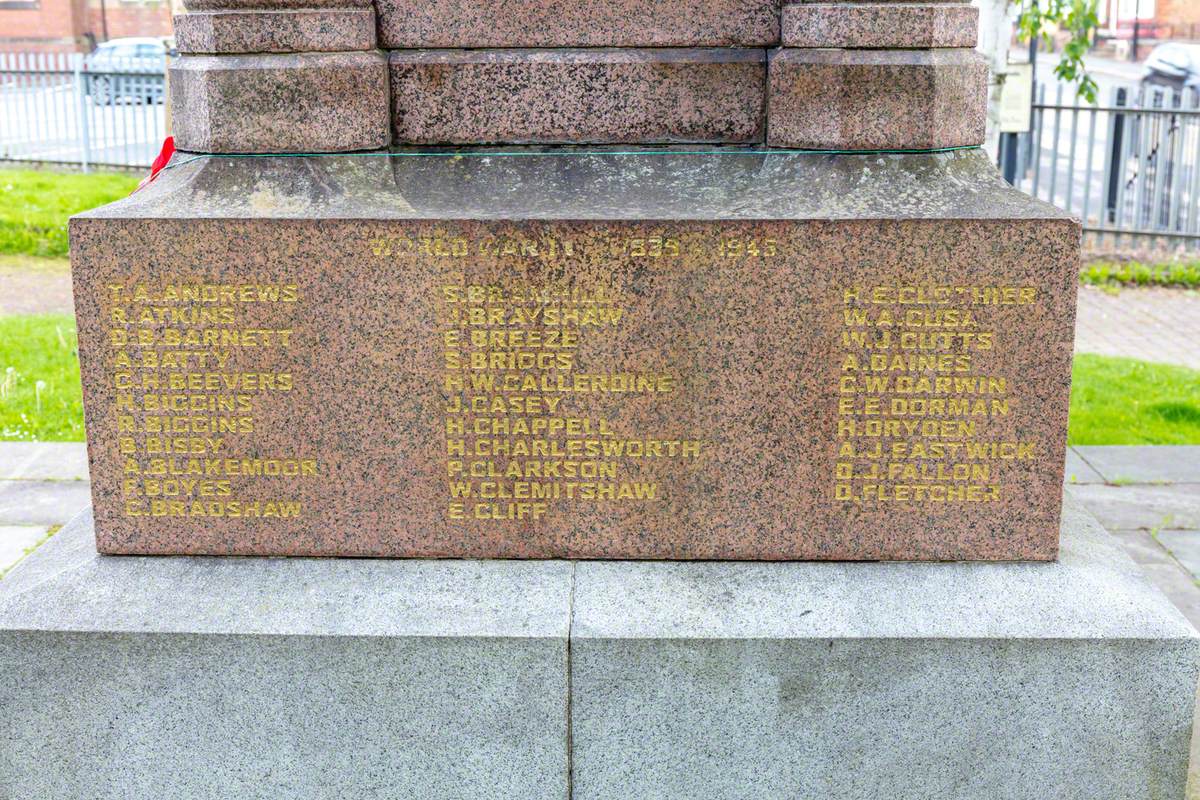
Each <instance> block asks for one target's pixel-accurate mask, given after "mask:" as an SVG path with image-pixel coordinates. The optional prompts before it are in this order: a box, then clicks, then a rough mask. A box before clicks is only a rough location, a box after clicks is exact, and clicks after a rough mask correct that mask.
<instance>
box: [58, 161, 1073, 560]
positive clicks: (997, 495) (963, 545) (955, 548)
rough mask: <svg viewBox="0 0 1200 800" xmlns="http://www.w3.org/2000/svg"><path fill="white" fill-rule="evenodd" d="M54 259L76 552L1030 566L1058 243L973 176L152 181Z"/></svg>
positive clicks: (247, 164) (398, 167) (1045, 541)
mask: <svg viewBox="0 0 1200 800" xmlns="http://www.w3.org/2000/svg"><path fill="white" fill-rule="evenodd" d="M71 236H72V251H73V258H74V263H73V268H74V280H75V297H76V310H77V313H78V318H79V325H80V327H79V331H80V334H79V338H80V356H81V361H82V367H83V380H84V393H85V407H86V412H87V422H88V434H89V436H90V437H91V438H90V445H91V446H90V457H91V468H92V490H93V496H94V500H95V505H96V519H97V534H98V537H99V542H100V547H101V549H102V550H103V551H105V552H110V553H181V552H182V553H214V554H262V553H286V554H296V555H301V554H306V555H364V556H365V555H373V556H480V557H523V558H528V557H547V556H572V557H584V558H699V559H796V558H818V559H878V558H915V559H1024V558H1030V559H1050V558H1053V557H1054V554H1055V551H1056V545H1057V524H1058V512H1059V503H1060V487H1061V483H1062V469H1063V454H1064V451H1065V431H1066V420H1067V400H1068V393H1069V376H1070V360H1071V350H1072V340H1073V329H1074V324H1073V321H1074V298H1075V291H1076V272H1077V259H1078V246H1079V226H1078V223H1077V222H1075V221H1073V220H1072V219H1070V218H1069V217H1067V216H1066V215H1064V214H1062V213H1061V212H1059V211H1057V210H1055V209H1053V208H1052V207H1050V206H1048V205H1045V204H1042V203H1039V202H1036V201H1033V200H1031V199H1029V198H1028V197H1026V196H1025V195H1022V194H1020V193H1019V192H1017V191H1015V190H1013V189H1012V188H1011V187H1009V186H1007V185H1006V184H1004V182H1003V181H1002V180H1001V179H1000V177H999V176H998V175H997V174H996V173H995V171H994V169H993V168H992V166H991V165H990V164H989V163H988V161H987V158H986V156H985V155H984V154H983V153H981V152H975V151H972V152H965V153H957V154H943V155H904V156H901V155H895V156H828V155H821V154H802V153H763V152H755V151H753V150H738V149H735V148H722V149H720V150H716V151H714V150H712V149H705V148H682V149H681V148H669V149H659V150H649V151H644V152H641V153H625V154H622V153H620V152H609V151H605V150H604V149H603V148H600V149H590V150H579V149H571V148H567V149H550V150H539V149H521V148H506V149H504V150H483V151H480V150H466V151H459V150H450V151H436V152H429V151H401V152H398V153H396V154H394V155H392V156H390V157H387V156H381V157H371V156H362V157H354V156H330V157H324V158H269V157H268V158H249V159H225V158H221V157H200V158H195V157H191V158H190V160H189V157H188V156H186V155H182V154H181V155H180V156H179V157H178V158H177V159H176V161H175V163H174V166H172V167H171V168H168V169H167V170H165V171H164V172H163V173H161V174H160V176H159V177H158V178H157V179H156V180H155V181H154V183H152V184H151V185H150V186H149V187H147V188H146V189H143V190H142V191H140V192H138V193H137V194H136V195H134V196H132V197H130V198H128V199H127V200H124V201H121V202H120V203H117V204H114V205H111V206H107V207H105V208H102V209H97V210H94V211H91V212H88V213H87V214H84V215H82V216H79V217H76V218H75V219H73V220H72V223H71ZM543 315H545V316H543Z"/></svg>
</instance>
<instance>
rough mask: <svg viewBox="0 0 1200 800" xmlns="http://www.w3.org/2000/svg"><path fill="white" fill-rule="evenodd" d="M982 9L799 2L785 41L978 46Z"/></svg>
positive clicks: (787, 17) (786, 10)
mask: <svg viewBox="0 0 1200 800" xmlns="http://www.w3.org/2000/svg"><path fill="white" fill-rule="evenodd" d="M978 27H979V9H977V8H975V7H974V6H969V5H967V4H965V3H946V2H936V3H928V4H917V3H913V4H908V3H903V4H898V3H793V4H791V5H787V6H784V7H783V30H782V35H783V46H784V47H870V48H878V47H897V48H905V47H974V46H975V42H976V39H977V38H978V37H977V31H978Z"/></svg>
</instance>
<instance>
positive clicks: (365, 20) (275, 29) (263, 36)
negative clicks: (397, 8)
mask: <svg viewBox="0 0 1200 800" xmlns="http://www.w3.org/2000/svg"><path fill="white" fill-rule="evenodd" d="M175 40H176V42H177V44H178V45H179V52H181V53H291V52H336V51H343V50H373V49H375V14H374V13H373V12H372V11H371V9H369V8H333V9H321V8H305V9H283V10H279V9H269V10H266V9H264V10H248V11H198V12H193V13H190V14H177V15H176V16H175Z"/></svg>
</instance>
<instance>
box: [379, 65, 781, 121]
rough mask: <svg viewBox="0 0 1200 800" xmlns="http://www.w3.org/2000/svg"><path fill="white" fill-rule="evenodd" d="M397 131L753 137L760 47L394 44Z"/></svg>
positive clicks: (758, 114) (759, 116) (760, 113)
mask: <svg viewBox="0 0 1200 800" xmlns="http://www.w3.org/2000/svg"><path fill="white" fill-rule="evenodd" d="M389 64H390V68H391V81H392V125H393V128H394V132H395V136H396V141H397V142H404V143H413V144H471V143H504V142H518V143H571V142H625V143H657V142H715V143H725V142H733V143H738V142H756V141H761V140H762V138H763V135H764V125H765V120H764V118H763V117H764V106H763V96H764V93H765V91H766V57H765V55H764V53H763V51H762V50H751V49H737V48H722V49H718V48H622V49H616V48H600V49H558V50H529V49H521V50H398V51H393V52H392V53H391V54H390V57H389Z"/></svg>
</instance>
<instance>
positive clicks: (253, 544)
mask: <svg viewBox="0 0 1200 800" xmlns="http://www.w3.org/2000/svg"><path fill="white" fill-rule="evenodd" d="M185 5H186V9H187V10H186V13H184V14H182V15H180V16H179V17H177V19H176V31H177V39H178V44H179V49H180V51H181V52H182V53H183V55H182V56H181V57H180V58H178V59H177V60H176V61H175V62H174V63H173V65H172V68H171V75H170V86H171V96H172V106H173V125H174V133H175V142H176V145H177V147H178V152H177V153H176V154H175V156H174V157H173V159H172V161H171V162H170V164H168V166H167V167H166V168H165V169H164V170H162V171H161V172H160V173H159V174H158V175H157V176H156V177H155V179H154V180H153V181H152V182H150V183H149V184H148V185H147V186H146V187H145V188H143V189H141V190H139V191H138V192H136V193H135V194H134V195H132V196H131V197H129V198H128V199H125V200H122V201H120V202H118V203H115V204H112V205H110V206H106V207H104V208H100V209H97V210H95V211H92V212H88V213H86V214H83V215H80V216H78V217H76V218H74V219H73V220H72V222H71V251H72V269H73V277H74V283H75V303H76V310H77V316H78V323H79V341H80V361H81V367H82V373H83V382H84V399H85V406H86V415H87V431H88V452H89V460H90V466H91V476H92V486H93V500H94V508H93V509H92V510H91V511H89V512H88V513H87V514H85V515H84V516H83V517H81V518H79V519H77V520H75V521H74V522H73V523H72V524H71V525H69V526H68V527H67V528H66V529H64V530H63V531H62V532H60V533H59V534H58V535H56V536H55V537H54V539H53V540H52V541H51V542H50V543H48V544H47V545H45V546H44V547H42V548H41V549H40V550H39V551H38V552H37V553H36V554H35V555H34V556H33V557H31V558H29V559H27V560H26V561H25V562H23V563H22V565H21V566H20V567H19V568H18V569H16V570H14V571H13V573H12V574H11V575H10V576H9V577H7V578H6V579H5V580H4V581H3V582H2V583H0V669H3V670H4V672H5V673H6V674H21V675H26V676H28V677H29V679H28V680H26V681H24V682H22V684H21V696H20V698H18V697H17V696H16V694H15V693H16V691H17V688H16V685H15V684H14V683H12V682H10V683H9V684H7V685H5V686H4V688H3V689H0V702H2V703H3V705H4V707H5V709H6V711H5V716H6V722H7V730H6V731H5V736H4V737H3V738H0V797H3V798H8V797H12V798H14V800H15V799H16V798H21V800H26V799H29V800H34V799H35V798H36V799H37V800H41V799H42V798H46V799H47V800H51V799H52V800H76V799H78V800H85V799H86V800H108V799H109V798H112V799H113V800H115V799H116V798H122V800H143V799H145V800H151V798H153V799H154V800H161V798H178V799H179V800H185V799H190V798H206V799H207V798H264V799H266V798H271V799H272V800H275V799H276V798H285V797H287V798H291V797H296V798H355V799H356V800H364V799H366V798H396V797H418V798H430V799H432V800H442V799H443V798H444V799H445V800H450V799H451V798H454V799H455V800H459V799H461V798H491V797H495V798H502V797H503V798H514V797H520V798H528V799H529V800H540V799H541V798H547V799H548V798H581V799H583V800H611V798H629V799H631V800H633V799H636V798H646V799H647V800H649V799H650V798H662V797H679V798H697V799H701V798H713V800H726V799H727V798H728V799H729V800H733V799H734V798H739V799H740V798H746V799H747V800H749V798H754V800H767V799H769V798H797V797H812V798H822V799H823V800H861V798H867V797H886V798H889V800H891V799H895V800H909V799H911V800H942V799H945V800H951V799H954V800H959V799H961V800H990V799H991V798H995V799H996V800H1018V799H1022V798H1029V800H1034V799H1035V798H1036V800H1047V799H1048V798H1054V799H1055V800H1057V799H1059V798H1061V799H1063V800H1068V799H1071V800H1074V799H1075V798H1078V800H1110V799H1111V800H1133V799H1135V798H1146V800H1151V799H1152V798H1153V799H1154V800H1159V799H1160V798H1183V797H1184V786H1185V781H1186V776H1187V769H1188V752H1189V745H1190V740H1191V731H1192V722H1193V704H1194V698H1195V690H1196V682H1197V676H1198V673H1200V642H1198V641H1197V634H1196V632H1195V631H1194V630H1193V629H1192V628H1191V627H1190V625H1189V624H1188V623H1187V622H1186V621H1185V620H1184V619H1183V617H1182V615H1180V614H1179V612H1177V611H1176V610H1175V609H1174V608H1173V607H1172V606H1171V605H1170V603H1169V602H1168V601H1167V600H1166V599H1165V598H1164V597H1162V596H1161V595H1160V594H1159V593H1158V592H1157V591H1156V590H1155V589H1153V588H1151V587H1150V586H1149V584H1148V583H1147V582H1146V581H1145V580H1144V578H1143V577H1142V576H1141V575H1140V573H1139V572H1138V569H1137V568H1136V567H1135V566H1134V564H1133V563H1132V562H1131V561H1130V560H1129V559H1128V557H1127V556H1125V555H1124V553H1123V552H1122V551H1121V548H1120V547H1119V546H1118V545H1117V544H1116V543H1115V542H1114V541H1113V540H1112V539H1111V538H1110V537H1109V536H1108V535H1107V534H1106V533H1105V532H1104V531H1103V530H1102V529H1101V528H1100V527H1099V526H1098V525H1097V524H1096V523H1095V521H1094V520H1091V519H1090V518H1088V517H1087V516H1086V515H1085V514H1084V513H1083V512H1082V511H1080V510H1079V509H1078V508H1076V507H1075V506H1073V505H1072V504H1071V503H1069V502H1068V503H1066V504H1064V501H1063V488H1062V485H1063V461H1064V453H1065V447H1066V429H1067V408H1068V398H1069V392H1070V370H1071V355H1072V344H1073V329H1074V325H1073V323H1074V311H1075V291H1076V288H1075V287H1076V279H1077V271H1078V259H1079V243H1080V226H1079V223H1078V222H1077V221H1076V220H1074V219H1072V218H1071V217H1069V216H1068V215H1065V214H1064V213H1062V212H1060V211H1058V210H1057V209H1055V208H1053V207H1051V206H1048V205H1045V204H1043V203H1041V202H1039V201H1035V200H1033V199H1031V198H1029V197H1028V196H1026V195H1024V194H1021V193H1019V192H1018V191H1016V190H1014V189H1013V188H1011V187H1010V186H1008V185H1007V184H1006V183H1005V182H1004V181H1003V180H1002V179H1001V178H1000V177H999V175H998V174H997V173H996V171H995V169H994V168H993V166H992V165H991V164H990V162H989V160H988V157H987V156H986V154H985V153H984V152H983V151H982V150H981V148H980V145H981V144H982V142H983V137H984V120H985V111H986V97H987V70H986V68H985V66H984V63H983V60H982V58H981V57H980V56H978V55H977V54H976V53H975V52H974V50H973V47H974V45H975V39H976V26H977V19H976V12H975V10H974V9H973V8H971V7H970V6H969V5H967V4H966V3H958V2H929V3H895V2H831V3H825V2H820V3H791V2H785V3H783V4H782V5H781V4H780V2H779V0H685V1H684V2H677V3H675V2H672V3H663V2H658V1H657V0H611V2H609V1H606V2H594V1H592V2H589V1H587V0H557V2H550V0H536V1H534V2H523V1H521V0H497V1H496V2H492V3H472V2H467V0H423V1H422V2H412V1H410V0H377V2H376V3H375V4H373V5H372V4H371V3H367V2H363V0H319V1H318V0H308V1H307V2H302V1H301V0H191V1H190V2H185ZM30 687H32V689H31V688H30ZM31 693H32V696H30V695H31ZM51 765H53V766H51Z"/></svg>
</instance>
